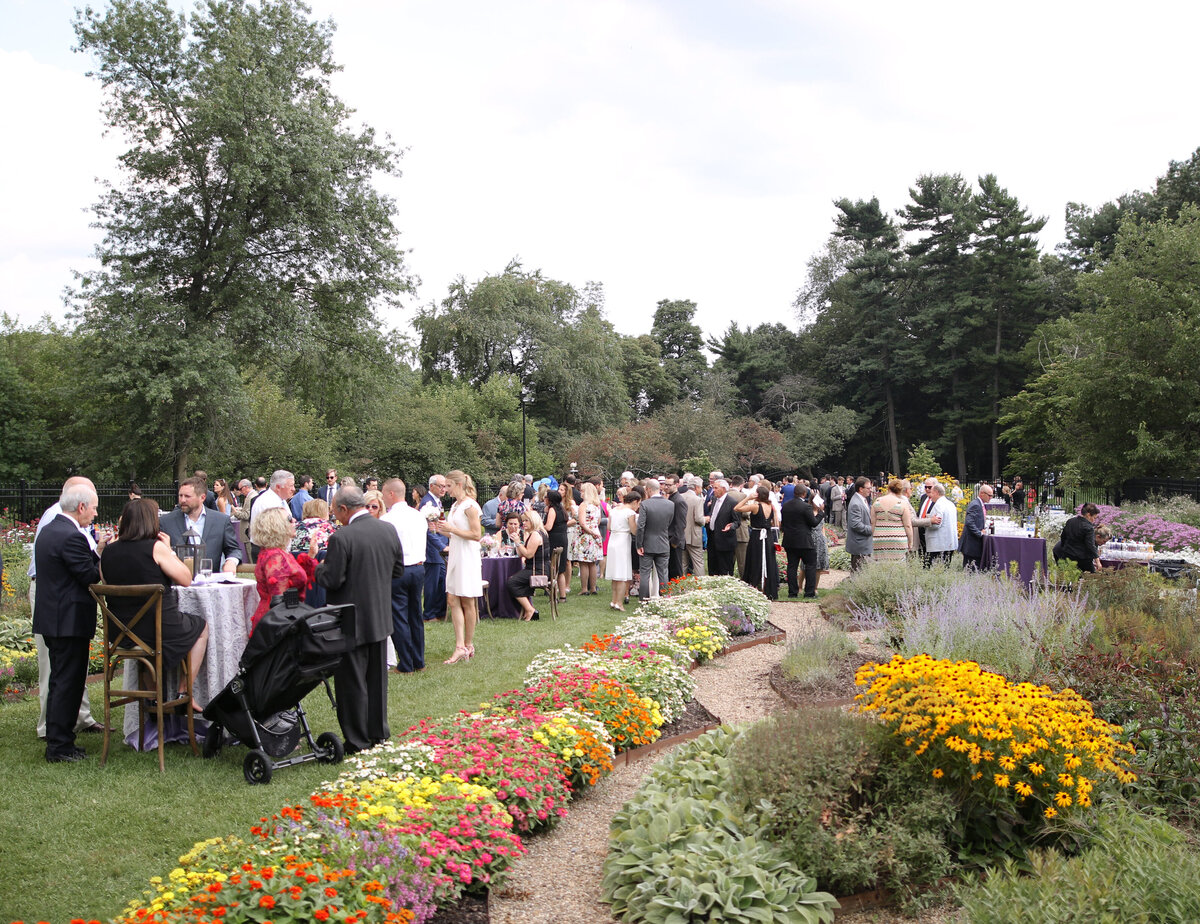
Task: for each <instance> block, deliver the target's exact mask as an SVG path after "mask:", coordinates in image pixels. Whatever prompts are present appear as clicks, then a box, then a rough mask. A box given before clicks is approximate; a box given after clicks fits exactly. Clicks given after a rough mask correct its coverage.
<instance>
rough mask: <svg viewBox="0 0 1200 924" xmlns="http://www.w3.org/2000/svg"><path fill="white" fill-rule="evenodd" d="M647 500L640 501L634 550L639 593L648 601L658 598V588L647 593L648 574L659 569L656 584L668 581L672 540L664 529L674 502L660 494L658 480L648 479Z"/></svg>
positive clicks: (666, 529)
mask: <svg viewBox="0 0 1200 924" xmlns="http://www.w3.org/2000/svg"><path fill="white" fill-rule="evenodd" d="M644 486H645V489H646V494H647V496H646V499H645V500H644V501H642V506H641V509H639V510H638V518H637V550H638V555H640V556H641V557H642V569H641V584H640V585H639V586H638V596H639V597H640V598H641V599H642V600H648V599H650V598H651V597H652V596H654V597H657V596H658V591H657V588H656V589H655V592H654V593H653V594H651V593H650V573H651V572H652V571H657V572H658V584H659V587H661V586H662V585H663V584H665V583H667V559H668V558H670V557H671V542H670V540H669V539H668V537H667V532H668V530H670V528H671V523H672V521H673V520H674V519H675V505H674V504H672V503H671V502H670V501H669V500H667V499H666V498H665V497H663V496H662V493H661V492H660V491H659V485H658V482H657V481H656V480H655V479H653V478H647V479H646V481H645V483H644Z"/></svg>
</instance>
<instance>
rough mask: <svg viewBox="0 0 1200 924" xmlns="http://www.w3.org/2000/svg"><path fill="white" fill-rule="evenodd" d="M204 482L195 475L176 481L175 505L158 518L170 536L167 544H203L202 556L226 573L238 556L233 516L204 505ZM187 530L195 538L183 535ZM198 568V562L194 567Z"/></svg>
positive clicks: (237, 560) (239, 550) (237, 561)
mask: <svg viewBox="0 0 1200 924" xmlns="http://www.w3.org/2000/svg"><path fill="white" fill-rule="evenodd" d="M204 488H205V484H204V482H203V481H201V480H200V478H199V477H193V478H189V479H188V480H187V481H183V482H180V484H179V494H178V495H177V496H178V500H179V506H178V507H177V508H176V509H175V510H172V511H171V512H170V513H165V514H163V516H162V518H161V519H160V520H159V525H160V526H161V527H162V531H163V532H164V533H166V534H167V536H169V537H170V539H171V545H176V546H177V545H185V544H190V545H197V544H200V543H203V544H204V557H205V558H208V559H211V560H212V563H213V565H214V567H219V568H220V569H221V570H222V571H224V572H226V573H227V574H233V572H235V571H237V566H238V565H239V564H240V563H241V560H242V547H241V546H240V545H238V541H237V533H236V532H235V531H234V528H233V520H231V519H230V518H229V515H228V514H225V513H221V511H220V510H210V509H209V508H208V507H206V506H205V505H204ZM188 530H191V531H192V533H194V534H195V535H196V536H198V537H199V538H198V539H196V540H190V539H185V535H184V534H185V533H187V531H188ZM194 570H195V571H196V572H197V573H199V571H200V562H198V561H197V562H196V566H195V569H194Z"/></svg>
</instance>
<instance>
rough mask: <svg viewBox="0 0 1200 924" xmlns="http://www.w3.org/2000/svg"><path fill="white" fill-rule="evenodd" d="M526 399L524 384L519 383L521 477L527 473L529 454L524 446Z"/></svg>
mask: <svg viewBox="0 0 1200 924" xmlns="http://www.w3.org/2000/svg"><path fill="white" fill-rule="evenodd" d="M526 397H527V393H526V389H525V384H524V383H523V382H522V383H521V475H522V476H524V475H525V474H526V473H528V471H529V454H528V452H527V451H526V446H525V399H526Z"/></svg>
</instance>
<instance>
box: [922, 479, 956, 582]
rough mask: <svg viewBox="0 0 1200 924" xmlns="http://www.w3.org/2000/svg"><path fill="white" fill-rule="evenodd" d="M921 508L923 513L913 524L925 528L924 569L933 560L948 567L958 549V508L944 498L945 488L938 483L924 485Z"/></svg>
mask: <svg viewBox="0 0 1200 924" xmlns="http://www.w3.org/2000/svg"><path fill="white" fill-rule="evenodd" d="M921 507H922V510H923V511H925V512H924V513H923V515H922V516H920V517H917V518H916V519H914V520H913V524H914V525H915V526H923V527H925V556H924V557H925V567H926V568H928V567H929V566H930V564H932V562H933V561H935V560H936V561H940V562H942V563H943V564H945V565H949V564H950V558H951V556H953V554H954V550H955V549H957V548H958V508H956V507H955V506H954V504H953V502H951V501H950V499H949V498H947V497H946V488H945V487H944V486H943V485H942V483H941V482H940V481H934V482H933V484H932V485H930V484H926V493H925V500H924V501H922V503H921Z"/></svg>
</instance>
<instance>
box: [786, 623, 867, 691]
mask: <svg viewBox="0 0 1200 924" xmlns="http://www.w3.org/2000/svg"><path fill="white" fill-rule="evenodd" d="M856 651H858V645H857V644H856V643H855V642H854V641H853V640H852V639H851V638H850V637H849V636H848V635H846V633H845V632H842V631H841V630H840V629H834V628H830V627H827V626H825V625H816V626H812V627H809V628H806V629H802V630H800V631H798V632H791V633H789V634H788V650H787V654H785V655H784V656H783V662H782V668H783V675H784V676H785V677H787V678H788V679H789V680H795V681H796V682H798V683H802V684H805V685H806V686H810V687H817V688H821V687H829V686H831V685H833V684H834V683H836V681H837V679H838V674H839V673H840V671H841V668H842V664H843V662H844V661H845V660H846V658H848V657H850V655H852V654H854V653H855V652H856Z"/></svg>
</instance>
